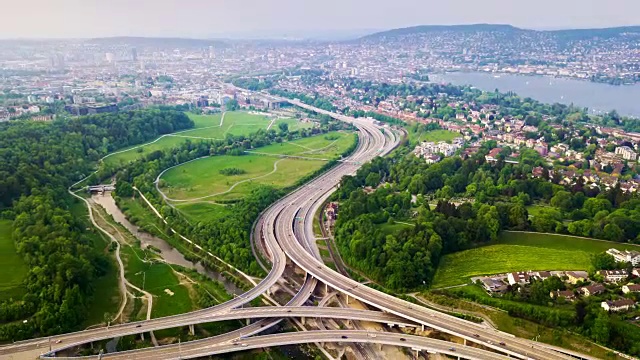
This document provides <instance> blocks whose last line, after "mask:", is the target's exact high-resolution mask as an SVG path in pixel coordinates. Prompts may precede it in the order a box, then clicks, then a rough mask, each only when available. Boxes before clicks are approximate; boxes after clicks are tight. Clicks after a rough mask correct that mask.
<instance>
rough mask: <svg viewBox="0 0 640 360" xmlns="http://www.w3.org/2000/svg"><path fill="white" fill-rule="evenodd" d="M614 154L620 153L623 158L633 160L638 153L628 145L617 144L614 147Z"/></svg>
mask: <svg viewBox="0 0 640 360" xmlns="http://www.w3.org/2000/svg"><path fill="white" fill-rule="evenodd" d="M616 155H621V156H622V158H623V159H625V160H631V161H635V160H636V159H637V158H638V154H636V152H635V151H634V150H633V149H632V148H630V147H628V146H618V147H617V148H616Z"/></svg>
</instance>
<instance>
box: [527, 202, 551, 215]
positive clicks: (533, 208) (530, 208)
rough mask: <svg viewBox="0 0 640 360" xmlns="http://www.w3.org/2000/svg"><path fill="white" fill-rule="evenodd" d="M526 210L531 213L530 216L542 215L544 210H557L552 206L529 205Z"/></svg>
mask: <svg viewBox="0 0 640 360" xmlns="http://www.w3.org/2000/svg"><path fill="white" fill-rule="evenodd" d="M526 208H527V212H528V213H529V216H538V215H539V214H540V211H541V210H543V209H556V208H555V207H553V206H550V205H539V204H533V205H529V206H527V207H526Z"/></svg>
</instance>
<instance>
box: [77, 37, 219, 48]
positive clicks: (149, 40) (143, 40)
mask: <svg viewBox="0 0 640 360" xmlns="http://www.w3.org/2000/svg"><path fill="white" fill-rule="evenodd" d="M86 42H87V43H90V44H98V45H130V46H136V47H154V48H162V47H175V48H185V47H200V48H201V47H209V46H213V47H216V48H226V47H228V46H229V44H227V43H226V42H225V41H222V40H211V39H187V38H154V37H128V36H117V37H105V38H94V39H89V40H87V41H86Z"/></svg>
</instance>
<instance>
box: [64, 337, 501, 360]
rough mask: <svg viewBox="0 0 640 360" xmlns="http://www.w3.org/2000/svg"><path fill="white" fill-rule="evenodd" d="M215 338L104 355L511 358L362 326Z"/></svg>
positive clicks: (150, 358) (151, 359)
mask: <svg viewBox="0 0 640 360" xmlns="http://www.w3.org/2000/svg"><path fill="white" fill-rule="evenodd" d="M212 339H213V338H208V339H204V340H198V341H191V342H188V343H183V344H173V345H167V346H161V347H157V348H148V349H142V350H134V351H128V352H121V353H115V354H105V355H103V356H102V359H113V360H116V359H118V360H120V359H123V360H124V359H127V360H129V359H135V360H156V359H165V360H173V359H193V358H197V357H201V356H206V355H215V354H224V353H229V352H235V351H244V350H250V349H263V348H266V347H273V346H283V345H296V344H305V343H313V342H321V343H322V342H338V343H369V344H382V345H391V346H402V347H407V348H410V349H412V350H419V351H428V352H432V353H440V354H447V355H450V356H454V357H460V358H464V359H472V360H505V359H508V357H506V356H504V355H500V354H497V353H493V352H489V351H486V350H481V349H478V348H473V347H470V346H460V345H457V344H452V343H451V342H448V341H443V340H436V339H431V338H426V337H421V336H411V335H404V334H397V333H384V332H368V331H359V330H325V331H304V332H297V333H284V334H275V335H264V336H255V337H251V338H246V339H240V338H237V339H234V340H232V341H227V342H222V343H221V342H217V341H212ZM60 359H64V358H60ZM76 359H77V358H76ZM83 359H98V356H89V357H84V358H83Z"/></svg>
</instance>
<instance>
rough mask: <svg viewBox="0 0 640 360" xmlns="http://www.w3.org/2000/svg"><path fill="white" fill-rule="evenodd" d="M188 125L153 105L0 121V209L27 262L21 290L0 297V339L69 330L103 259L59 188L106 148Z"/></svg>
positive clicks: (80, 315) (90, 166)
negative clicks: (67, 117)
mask: <svg viewBox="0 0 640 360" xmlns="http://www.w3.org/2000/svg"><path fill="white" fill-rule="evenodd" d="M192 126H193V122H192V121H191V120H190V119H189V118H188V117H187V116H186V115H184V114H183V113H179V112H174V111H160V110H144V111H137V112H121V113H116V114H101V115H92V116H85V117H79V118H74V119H70V120H57V121H54V122H52V123H40V122H29V121H15V122H8V123H3V124H0V201H1V204H0V205H2V206H3V208H4V210H3V212H2V216H3V217H5V218H9V219H13V220H14V222H13V229H14V232H13V240H14V242H15V245H16V248H17V251H18V253H19V254H20V255H21V256H22V257H23V258H24V260H25V262H26V263H27V264H28V266H29V273H28V275H27V276H26V279H25V280H24V282H25V283H24V286H25V287H26V288H27V295H25V296H24V297H23V298H22V299H12V300H9V301H5V302H4V303H2V304H0V309H2V310H1V311H0V340H19V339H24V338H27V337H33V336H36V335H51V334H55V333H59V332H63V331H71V330H73V329H76V328H77V326H78V325H79V324H80V323H81V322H82V321H83V320H84V319H85V317H86V311H87V306H88V305H90V302H91V294H92V293H93V280H94V279H96V278H97V277H99V276H101V275H103V274H104V273H105V271H106V269H107V267H108V266H109V262H108V260H107V259H106V257H105V256H104V255H103V254H102V253H98V252H96V251H94V250H93V248H92V247H91V240H90V239H88V236H87V234H86V233H85V231H86V230H85V227H84V226H83V225H82V224H81V223H80V222H79V219H77V218H75V217H74V216H72V214H71V212H70V205H71V203H72V201H71V199H70V196H69V195H68V194H67V187H68V186H69V185H71V184H72V183H74V182H76V181H77V180H80V179H82V178H83V177H85V176H86V175H88V174H89V173H91V171H92V170H93V169H94V167H95V165H96V162H97V160H99V159H100V158H101V157H102V156H104V155H106V154H107V153H108V152H110V151H113V150H115V149H119V148H122V147H126V146H129V145H133V144H137V143H140V142H144V141H147V140H149V139H152V138H154V137H157V136H158V135H159V134H164V133H168V132H172V131H175V130H179V129H185V128H188V127H192ZM22 319H29V321H28V322H26V323H23V322H22V321H17V320H22Z"/></svg>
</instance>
